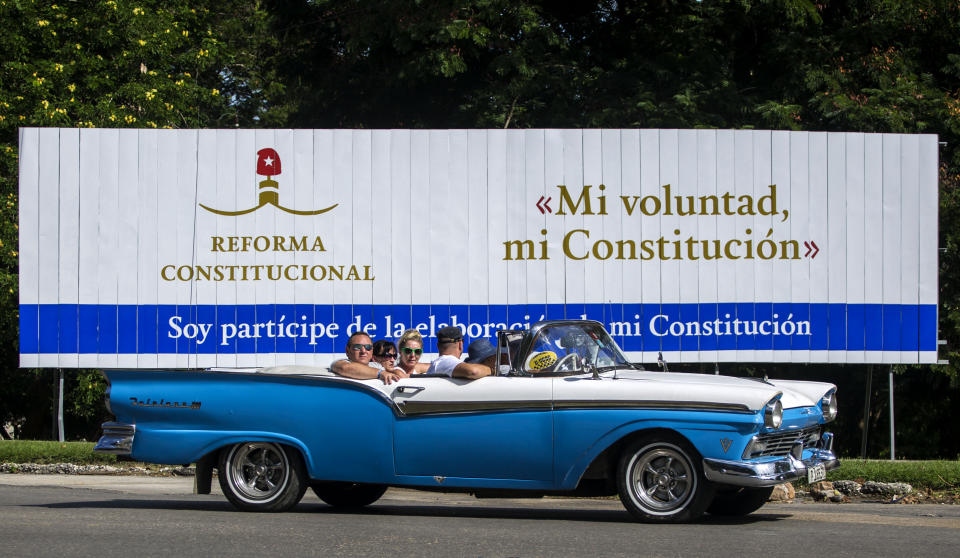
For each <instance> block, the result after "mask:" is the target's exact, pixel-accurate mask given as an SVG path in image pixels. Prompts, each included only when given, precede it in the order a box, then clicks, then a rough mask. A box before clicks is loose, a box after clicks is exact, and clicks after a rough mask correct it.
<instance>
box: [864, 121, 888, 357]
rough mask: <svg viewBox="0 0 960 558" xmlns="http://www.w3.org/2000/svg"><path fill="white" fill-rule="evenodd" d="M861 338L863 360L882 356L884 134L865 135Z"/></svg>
mask: <svg viewBox="0 0 960 558" xmlns="http://www.w3.org/2000/svg"><path fill="white" fill-rule="evenodd" d="M863 170H864V181H863V186H864V192H863V197H864V238H865V239H866V247H865V250H864V276H865V277H866V283H865V285H864V301H865V303H866V306H865V309H864V337H865V339H866V341H865V351H864V359H865V360H866V362H881V360H882V358H883V308H882V305H883V227H884V223H883V136H881V135H880V134H867V135H866V136H865V138H864V158H863Z"/></svg>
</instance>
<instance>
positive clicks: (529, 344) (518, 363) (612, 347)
mask: <svg viewBox="0 0 960 558" xmlns="http://www.w3.org/2000/svg"><path fill="white" fill-rule="evenodd" d="M564 326H576V327H579V328H581V329H588V328H596V329H598V330H599V331H601V332H603V335H604V336H605V339H602V340H601V341H602V342H603V343H602V345H603V347H604V348H605V349H607V350H609V351H610V352H612V353H613V356H614V359H615V360H618V361H619V362H617V363H615V364H613V365H609V366H603V367H601V368H600V369H601V370H609V369H612V368H630V367H632V366H633V365H632V364H631V363H630V361H629V360H628V359H627V357H626V355H625V354H624V353H623V350H622V349H621V348H620V346H619V345H617V342H616V341H614V340H613V337H611V336H610V333H609V332H608V331H607V330H606V328H605V327H603V324H601V323H600V322H597V321H594V320H545V321H542V322H537V323H535V324H533V325H532V326H530V329H529V330H528V331H527V334H526V335H525V336H524V338H523V340H522V341H521V342H520V348H519V349H518V350H517V358H516V360H514V361H513V362H511V374H512V375H517V376H532V377H537V376H542V377H557V376H576V375H580V374H583V373H585V372H587V370H588V368H589V367H588V366H581V367H580V368H578V369H576V370H571V371H563V372H539V373H532V372H530V371H528V370H526V369H525V367H524V363H525V362H526V361H527V358H528V357H529V356H530V353H531V351H532V350H533V348H534V347H535V346H536V342H537V340H538V339H539V338H540V335H541V333H542V332H543V330H544V329H547V328H557V327H564ZM588 335H589V333H588ZM588 364H589V365H590V366H593V367H595V366H596V363H594V362H590V363H588Z"/></svg>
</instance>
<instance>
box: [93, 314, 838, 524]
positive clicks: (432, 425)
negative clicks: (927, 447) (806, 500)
mask: <svg viewBox="0 0 960 558" xmlns="http://www.w3.org/2000/svg"><path fill="white" fill-rule="evenodd" d="M497 342H498V346H499V351H500V353H499V354H500V365H499V366H498V367H497V368H498V369H497V370H496V374H494V375H491V376H489V377H485V378H481V379H479V380H474V381H468V380H462V379H458V378H448V377H437V376H428V375H422V376H417V377H412V378H408V379H403V380H401V381H399V382H397V383H394V384H391V385H384V384H383V383H381V382H380V381H377V380H364V381H360V380H352V379H347V378H342V377H337V376H334V375H333V374H331V373H330V372H328V371H327V370H326V369H318V368H305V367H276V368H272V369H262V370H258V371H254V372H249V371H248V372H241V371H144V370H138V371H120V370H108V371H107V372H106V376H107V378H108V380H109V382H110V389H109V392H108V406H109V408H110V409H111V412H112V413H114V414H115V416H116V422H109V423H106V424H104V425H103V428H104V435H103V437H102V438H101V439H100V441H99V443H98V444H97V446H96V451H99V452H104V453H113V454H120V455H127V456H130V457H132V458H134V459H137V460H140V461H145V462H153V463H170V464H175V463H194V462H196V463H197V481H196V484H197V491H198V492H200V493H209V491H210V484H211V478H212V470H213V469H214V468H216V469H217V471H218V479H219V482H220V486H221V488H222V490H223V493H224V494H225V495H226V497H227V498H228V499H229V500H230V502H231V503H232V504H233V505H234V506H236V507H237V508H239V509H242V510H252V511H282V510H286V509H289V508H290V507H292V506H294V505H296V504H297V503H298V502H299V501H300V499H301V498H302V497H303V494H304V491H305V490H306V488H307V487H310V488H312V489H313V490H314V491H315V492H316V494H317V495H318V496H319V497H320V498H321V499H322V500H323V501H324V502H326V503H328V504H330V505H333V506H364V505H367V504H370V503H373V502H374V501H376V500H377V499H378V498H379V497H380V496H381V495H382V494H383V493H384V491H385V490H386V488H387V487H388V486H402V487H409V488H425V489H432V490H444V491H465V492H472V493H474V494H476V495H477V496H481V497H482V496H501V495H503V496H505V495H510V496H520V495H528V496H541V495H544V494H574V495H576V494H581V495H597V494H616V493H619V496H620V499H621V500H622V502H623V505H624V506H625V507H626V508H627V509H628V510H629V511H630V512H631V513H632V514H633V515H634V516H635V517H636V518H637V519H639V520H642V521H653V522H659V521H689V520H691V519H694V518H696V517H698V516H700V515H701V514H702V513H704V512H705V511H706V512H708V513H713V514H724V515H743V514H747V513H750V512H752V511H754V510H756V509H758V508H759V507H760V506H762V505H763V504H764V502H766V500H767V498H768V497H769V495H770V493H771V491H772V489H773V486H775V485H776V484H778V483H781V482H785V481H790V480H793V479H798V478H801V479H804V480H807V481H816V480H820V479H822V478H824V476H825V475H826V471H827V470H829V469H832V468H834V467H836V466H837V465H839V462H838V461H837V459H836V457H835V456H834V454H833V451H832V442H833V436H832V434H829V433H826V432H824V431H823V427H824V424H825V423H827V422H830V421H831V420H833V419H834V418H835V417H836V414H837V400H836V395H835V392H836V387H835V386H833V385H831V384H825V383H817V382H799V381H782V380H767V379H762V380H760V379H745V378H733V377H726V376H717V375H702V374H688V373H672V372H660V371H644V370H643V369H642V367H640V366H638V365H634V364H631V363H629V362H628V361H627V359H626V358H625V357H624V355H623V353H622V352H621V351H620V349H619V348H618V347H617V345H616V343H615V342H614V341H613V340H612V339H611V338H610V336H609V335H608V334H607V332H606V331H605V330H604V329H603V326H602V325H601V324H599V323H597V322H591V321H547V322H540V323H537V324H534V325H533V326H532V327H531V328H530V329H529V330H527V331H500V332H498V335H497Z"/></svg>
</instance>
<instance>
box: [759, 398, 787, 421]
mask: <svg viewBox="0 0 960 558" xmlns="http://www.w3.org/2000/svg"><path fill="white" fill-rule="evenodd" d="M782 423H783V403H781V402H780V399H779V398H777V399H775V400H773V401H771V402H769V403H767V405H766V407H764V408H763V425H764V426H766V427H767V428H780V425H781V424H782Z"/></svg>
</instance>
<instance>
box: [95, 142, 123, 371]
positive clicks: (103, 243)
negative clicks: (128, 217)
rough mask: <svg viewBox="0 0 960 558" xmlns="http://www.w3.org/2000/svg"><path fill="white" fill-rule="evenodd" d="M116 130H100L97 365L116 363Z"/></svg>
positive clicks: (118, 155) (117, 147)
mask: <svg viewBox="0 0 960 558" xmlns="http://www.w3.org/2000/svg"><path fill="white" fill-rule="evenodd" d="M119 132H120V131H119V130H103V131H102V132H101V134H100V152H99V164H98V167H99V170H100V172H99V173H98V185H99V189H98V190H97V193H98V218H97V227H98V234H97V244H96V246H97V248H98V249H99V251H100V255H99V258H98V260H99V267H98V276H97V305H98V312H97V316H98V320H97V331H98V338H97V354H98V357H97V364H98V366H103V367H105V368H116V367H117V365H118V363H117V333H118V324H117V282H118V278H119V274H120V262H118V261H117V258H116V253H117V247H118V245H119V242H118V238H117V236H118V227H117V220H118V218H119V208H118V204H117V194H118V188H119V185H118V180H119V177H118V173H119V165H118V162H119V160H120V159H119V158H120V137H119Z"/></svg>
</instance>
